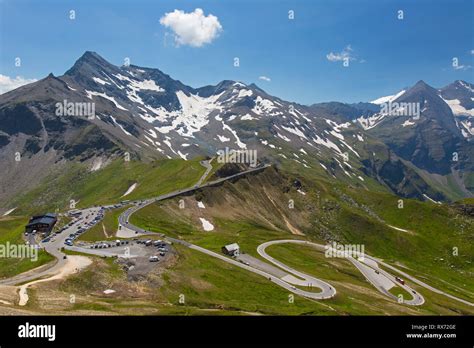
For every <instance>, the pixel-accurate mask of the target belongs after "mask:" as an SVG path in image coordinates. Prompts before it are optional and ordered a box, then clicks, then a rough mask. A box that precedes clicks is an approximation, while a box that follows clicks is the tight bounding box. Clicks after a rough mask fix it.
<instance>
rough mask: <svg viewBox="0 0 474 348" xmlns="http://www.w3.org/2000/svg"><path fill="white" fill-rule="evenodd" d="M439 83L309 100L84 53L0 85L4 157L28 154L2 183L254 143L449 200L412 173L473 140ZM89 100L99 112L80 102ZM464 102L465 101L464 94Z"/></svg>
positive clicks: (305, 163) (350, 176)
mask: <svg viewBox="0 0 474 348" xmlns="http://www.w3.org/2000/svg"><path fill="white" fill-rule="evenodd" d="M448 92H449V91H448ZM448 92H446V93H448ZM440 93H441V92H440V91H437V90H434V89H432V88H431V87H429V86H427V85H426V84H424V83H422V82H420V83H418V84H417V85H415V86H414V87H412V88H411V89H408V90H406V91H403V92H400V93H397V94H396V95H394V96H391V97H385V99H384V98H380V99H378V100H376V101H375V102H376V103H378V104H379V105H376V104H373V103H359V104H351V105H348V104H343V103H323V104H316V105H312V106H304V105H300V104H296V103H291V102H288V101H284V100H282V99H280V98H277V97H274V96H271V95H269V94H267V93H266V92H265V91H264V90H262V89H260V88H259V87H258V86H256V85H255V84H250V85H246V84H244V83H242V82H238V81H228V80H226V81H222V82H220V83H218V84H217V85H214V86H204V87H201V88H193V87H190V86H187V85H185V84H183V83H182V82H180V81H177V80H174V79H172V78H171V77H170V76H168V75H166V74H165V73H163V72H161V71H160V70H158V69H152V68H144V67H138V66H134V65H130V66H121V67H119V66H115V65H113V64H110V63H109V62H107V61H106V60H105V59H103V58H102V57H101V56H99V55H98V54H96V53H94V52H86V53H85V54H84V55H83V56H82V57H80V58H79V59H78V60H77V61H76V63H75V64H74V65H73V67H72V68H71V69H69V70H68V71H67V72H66V73H65V74H64V75H63V76H59V77H55V76H53V75H51V74H50V75H49V76H47V77H46V78H44V79H42V80H40V81H37V82H35V83H32V84H29V85H25V86H23V87H20V88H18V89H16V90H13V91H10V92H8V93H5V94H3V95H0V121H1V122H0V161H1V162H2V163H10V162H12V159H13V157H14V154H17V153H20V154H21V157H22V161H20V162H17V163H15V165H14V166H3V169H0V174H1V175H2V177H3V178H5V180H2V184H3V185H4V187H2V188H0V190H2V191H3V192H5V195H6V192H8V193H9V194H12V192H14V190H11V186H9V185H10V184H9V182H10V181H15V185H20V187H21V185H26V184H29V185H34V183H35V182H36V181H37V180H40V179H41V178H42V177H43V176H44V175H46V174H47V173H49V172H50V170H49V169H48V168H51V167H57V166H58V165H60V164H61V163H64V162H68V161H70V160H74V161H78V160H79V161H85V162H87V163H89V165H90V168H91V170H97V169H99V168H100V167H101V166H103V165H106V164H107V161H110V160H111V159H113V158H115V157H118V156H122V155H123V153H125V152H128V153H130V155H131V156H132V157H135V158H140V159H141V160H145V161H146V160H148V159H155V158H163V157H164V158H182V159H185V160H186V159H189V158H192V157H194V156H197V155H213V154H215V153H216V152H217V151H218V150H221V149H224V148H226V147H228V148H230V149H235V150H244V149H248V150H257V151H258V153H259V159H260V160H269V161H274V162H280V161H281V162H285V163H294V165H297V166H301V167H302V168H303V167H304V168H306V169H311V170H316V171H322V172H323V173H325V175H327V176H328V178H330V179H334V178H337V179H339V180H345V181H348V182H351V183H354V182H355V183H356V184H358V185H365V184H366V180H369V179H372V180H376V181H378V182H379V183H380V184H382V185H383V186H385V187H387V188H388V189H390V190H392V191H394V192H396V193H398V194H400V195H406V196H411V197H418V198H423V195H424V194H426V192H428V193H429V196H430V197H433V198H435V199H444V198H446V197H445V195H444V193H442V192H441V191H442V190H441V191H440V190H438V189H436V188H434V187H433V186H432V185H430V184H428V183H427V182H425V180H424V179H423V178H422V177H421V176H420V175H419V174H418V173H417V172H416V170H417V168H421V169H422V170H428V171H432V170H434V171H435V172H436V173H441V175H445V174H446V173H448V172H450V171H451V165H450V164H447V165H446V168H443V170H444V172H442V171H440V163H441V162H442V161H443V160H445V159H446V156H448V155H449V153H450V152H452V151H455V150H456V149H458V148H459V147H460V146H461V145H460V144H461V143H462V141H464V142H466V141H465V138H464V137H463V136H462V133H461V131H460V130H459V128H458V127H459V123H457V122H456V121H455V120H454V117H453V116H452V113H451V109H450V107H449V106H448V104H446V102H445V101H443V99H442V97H440V96H439V94H440ZM451 96H452V95H451V94H446V96H445V97H443V98H444V99H448V98H451ZM459 98H461V97H459ZM449 100H451V99H449ZM398 101H407V102H413V101H416V102H419V103H421V105H422V109H421V110H420V112H421V118H420V119H419V120H417V121H416V123H414V121H412V120H410V119H408V118H407V117H404V118H400V117H389V115H388V114H387V113H384V112H382V111H381V109H380V108H381V106H382V105H383V103H386V102H398ZM91 105H92V106H93V111H94V112H93V115H91V114H90V113H86V114H84V113H81V112H78V109H77V107H78V106H91ZM462 105H463V106H465V107H468V105H467V104H466V101H465V98H464V97H463V98H462ZM74 107H76V109H74ZM58 108H59V109H60V111H61V112H59V113H58ZM69 108H71V110H69ZM68 111H71V112H68ZM79 111H81V109H80V108H79ZM82 111H83V110H82ZM89 111H90V110H89ZM414 129H417V132H416V134H417V135H414V134H415V133H413V131H412V130H414ZM412 133H413V134H412ZM448 133H449V136H448V135H447V134H448ZM407 134H408V135H407ZM420 134H421V136H420ZM402 135H403V136H402ZM397 137H398V138H397ZM402 139H405V140H404V141H400V140H402ZM415 140H416V141H415ZM414 144H415V145H414ZM427 144H428V145H427ZM440 149H441V150H442V151H441V150H440ZM461 158H464V157H462V156H461ZM404 161H408V162H409V163H408V164H407V163H405V162H404ZM458 167H459V165H458ZM26 172H27V173H28V174H29V175H25V173H26ZM395 172H396V173H397V175H393V173H395ZM45 173H46V174H45ZM400 178H405V179H403V180H401V179H400ZM7 186H8V188H7ZM2 191H0V193H1V192H2Z"/></svg>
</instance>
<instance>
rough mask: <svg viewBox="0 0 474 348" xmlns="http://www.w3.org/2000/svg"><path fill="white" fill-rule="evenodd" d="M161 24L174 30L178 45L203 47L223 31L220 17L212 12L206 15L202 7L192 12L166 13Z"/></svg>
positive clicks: (177, 11)
mask: <svg viewBox="0 0 474 348" xmlns="http://www.w3.org/2000/svg"><path fill="white" fill-rule="evenodd" d="M160 24H161V25H163V26H164V27H166V28H169V29H171V30H172V31H173V33H174V39H175V41H176V44H177V45H178V46H179V45H189V46H192V47H201V46H203V45H205V44H208V43H211V42H212V41H213V40H214V39H215V38H217V37H218V36H219V34H220V32H221V31H222V25H221V24H220V23H219V19H218V18H217V17H216V16H214V15H212V14H209V15H208V16H205V15H204V12H203V10H202V9H200V8H197V9H195V10H194V12H190V13H186V12H184V11H181V10H174V11H173V12H169V13H166V14H165V15H164V16H163V17H161V18H160Z"/></svg>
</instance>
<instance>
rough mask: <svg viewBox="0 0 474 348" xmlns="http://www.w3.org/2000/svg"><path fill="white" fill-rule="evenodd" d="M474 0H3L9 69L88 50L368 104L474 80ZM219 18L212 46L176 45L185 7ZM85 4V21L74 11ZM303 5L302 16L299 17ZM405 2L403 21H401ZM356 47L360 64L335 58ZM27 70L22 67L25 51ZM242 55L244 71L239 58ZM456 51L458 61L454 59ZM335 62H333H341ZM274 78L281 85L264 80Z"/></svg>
mask: <svg viewBox="0 0 474 348" xmlns="http://www.w3.org/2000/svg"><path fill="white" fill-rule="evenodd" d="M473 4H474V1H471V0H407V1H404V0H319V1H315V0H293V1H279V0H239V1H234V0H226V1H223V0H215V1H190V0H187V1H177V0H173V1H166V0H161V1H147V0H136V1H131V0H129V1H123V0H115V1H112V0H108V1H105V0H95V1H92V0H80V1H59V0H41V1H33V0H0V11H1V12H0V29H1V34H0V35H1V36H0V74H2V75H5V76H8V77H11V78H14V77H16V76H21V77H23V78H25V79H31V78H36V79H39V78H43V77H44V76H46V75H47V74H48V73H49V72H53V73H54V74H55V75H62V74H63V73H64V72H65V71H66V70H67V69H69V68H70V67H71V66H72V65H73V64H74V62H75V60H76V59H77V58H79V57H80V56H81V55H82V54H83V52H84V51H86V50H90V51H96V52H97V53H99V54H100V55H102V56H103V57H104V58H105V59H107V60H108V61H110V62H112V63H113V64H116V65H121V64H123V61H124V58H125V57H129V58H130V60H131V63H132V64H135V65H140V66H147V67H155V68H159V69H160V70H162V71H164V72H165V73H167V74H169V75H171V77H173V78H175V79H179V80H181V81H182V82H183V83H185V84H188V85H191V86H193V87H200V86H203V85H207V84H216V83H218V82H219V81H221V80H224V79H232V80H239V81H243V82H245V83H252V82H254V83H256V84H257V85H259V86H260V87H261V88H263V89H264V90H266V91H267V92H268V93H270V94H273V95H276V96H278V97H281V98H283V99H286V100H289V101H296V102H300V103H304V104H311V103H315V102H322V101H331V100H337V101H343V102H357V101H368V100H372V99H375V98H377V97H379V96H383V95H387V94H392V93H394V92H396V91H397V90H400V89H402V88H403V87H406V86H410V85H413V84H414V83H416V82H417V81H418V80H425V81H426V82H427V83H429V84H431V85H432V86H435V87H441V86H444V85H446V84H448V83H450V82H452V81H454V80H457V79H462V80H466V81H469V82H474V78H473V76H474V55H473V52H472V50H474V35H473V32H474V30H473V23H474V7H473V6H474V5H473ZM196 8H202V9H203V11H204V15H205V16H207V15H209V14H212V15H214V16H216V17H217V20H218V22H219V23H220V25H221V27H222V30H221V31H220V34H219V35H218V36H217V37H214V38H213V39H212V40H211V42H209V43H207V44H203V45H202V46H201V47H192V46H190V45H186V44H181V45H177V44H176V43H175V41H174V35H175V33H174V32H173V29H172V28H171V27H165V26H164V25H162V24H160V18H162V17H163V16H164V15H165V14H166V13H170V12H173V11H174V10H175V9H179V10H182V11H184V12H192V11H194V10H195V9H196ZM70 10H75V12H76V19H75V20H71V19H69V11H70ZM289 10H293V11H294V14H295V18H294V19H293V20H290V19H288V11H289ZM398 10H403V11H404V13H403V15H404V19H403V20H399V19H398V18H397V15H398V13H397V11H398ZM331 52H332V53H333V57H340V56H341V55H343V54H344V52H346V54H348V56H346V57H350V60H349V66H348V67H344V66H343V62H342V61H331V60H329V59H328V55H329V54H330V53H331ZM16 57H20V58H21V66H20V67H15V58H16ZM234 57H238V58H239V59H240V67H238V68H236V67H234V65H233V63H234V62H233V59H234ZM454 57H457V58H458V60H459V66H458V68H457V69H455V68H454V67H453V66H452V59H453V58H454ZM333 60H334V59H333ZM259 76H266V77H269V78H270V79H271V81H264V80H261V79H259Z"/></svg>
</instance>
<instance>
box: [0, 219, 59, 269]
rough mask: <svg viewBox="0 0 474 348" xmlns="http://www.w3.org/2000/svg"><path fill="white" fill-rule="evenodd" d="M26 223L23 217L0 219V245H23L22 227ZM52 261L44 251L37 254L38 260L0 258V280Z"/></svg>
mask: <svg viewBox="0 0 474 348" xmlns="http://www.w3.org/2000/svg"><path fill="white" fill-rule="evenodd" d="M27 222H28V219H27V218H24V217H15V216H12V217H4V218H1V219H0V245H2V246H5V247H6V246H7V242H8V243H10V245H23V244H24V241H23V239H22V233H23V232H24V226H25V224H26V223H27ZM50 261H53V257H52V256H51V255H49V254H47V253H45V252H44V251H39V252H38V259H37V260H35V261H34V260H32V259H26V258H25V259H19V258H11V257H10V258H7V257H0V278H8V277H11V276H14V275H16V274H19V273H22V272H26V271H28V270H30V269H33V268H36V267H39V266H41V265H44V264H46V263H48V262H50Z"/></svg>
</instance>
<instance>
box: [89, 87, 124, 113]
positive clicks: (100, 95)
mask: <svg viewBox="0 0 474 348" xmlns="http://www.w3.org/2000/svg"><path fill="white" fill-rule="evenodd" d="M86 94H87V98H89V99H92V96H97V97H102V98H104V99H107V100H110V101H111V102H112V103H114V105H115V106H116V107H117V108H118V109H120V110H124V111H128V110H127V109H125V108H124V107H123V106H121V105H120V104H119V103H117V102H116V101H115V99H114V97H110V96H108V95H107V94H105V93H99V92H94V91H88V90H87V89H86Z"/></svg>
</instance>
